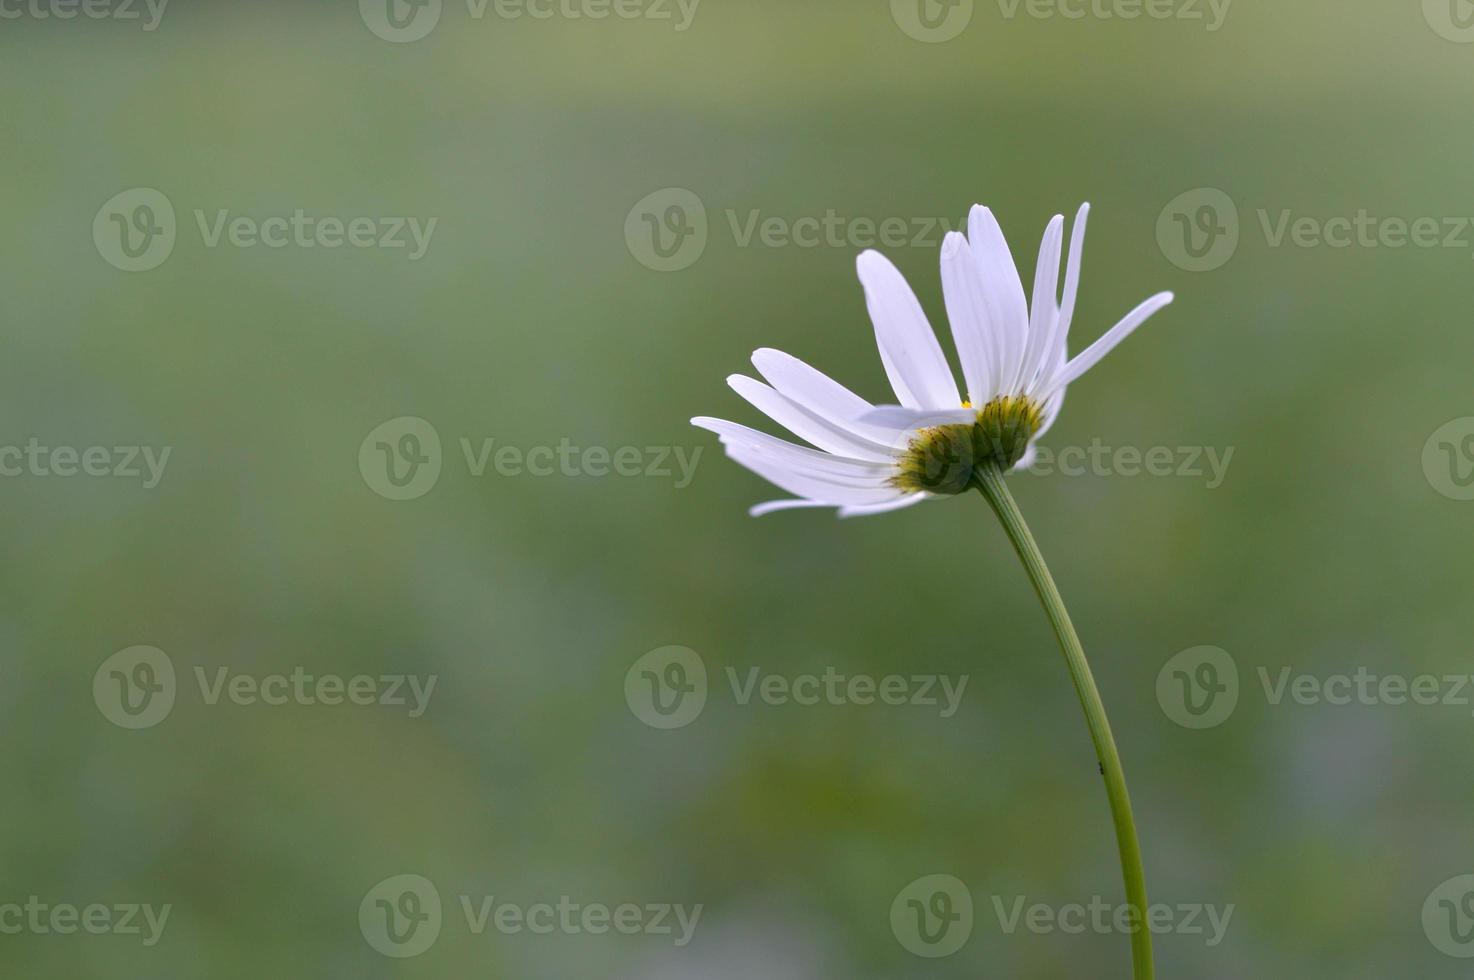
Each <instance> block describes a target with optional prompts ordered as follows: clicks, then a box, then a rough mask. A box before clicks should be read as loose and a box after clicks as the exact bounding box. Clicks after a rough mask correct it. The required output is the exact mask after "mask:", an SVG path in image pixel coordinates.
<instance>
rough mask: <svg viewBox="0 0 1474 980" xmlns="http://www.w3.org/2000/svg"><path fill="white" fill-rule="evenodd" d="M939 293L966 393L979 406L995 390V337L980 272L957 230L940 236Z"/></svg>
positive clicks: (965, 241)
mask: <svg viewBox="0 0 1474 980" xmlns="http://www.w3.org/2000/svg"><path fill="white" fill-rule="evenodd" d="M942 295H943V297H944V298H945V299H946V303H947V319H948V321H949V322H950V323H951V324H952V340H953V342H955V343H956V344H957V356H958V357H959V358H960V359H961V360H962V376H963V377H964V378H965V379H966V380H967V397H968V399H969V400H970V401H971V402H972V404H974V405H976V406H978V407H982V406H983V405H986V404H987V403H988V402H989V401H990V400H992V398H993V396H994V395H996V394H997V393H998V392H997V390H996V389H995V388H994V387H993V383H994V382H993V375H994V371H993V358H994V357H996V356H997V353H996V347H997V339H996V337H995V328H994V326H993V314H992V311H991V310H990V309H989V306H988V291H987V286H986V285H985V284H984V283H983V274H982V272H981V271H980V270H979V268H978V264H977V260H976V259H975V258H973V254H972V248H971V246H969V245H968V244H967V239H966V238H965V237H964V236H963V235H962V234H961V233H960V232H955V231H953V232H948V233H947V237H946V238H945V239H943V240H942Z"/></svg>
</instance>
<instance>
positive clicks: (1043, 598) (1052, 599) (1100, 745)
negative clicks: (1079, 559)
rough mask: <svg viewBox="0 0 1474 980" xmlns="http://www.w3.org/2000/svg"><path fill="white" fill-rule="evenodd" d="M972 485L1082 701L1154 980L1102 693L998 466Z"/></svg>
mask: <svg viewBox="0 0 1474 980" xmlns="http://www.w3.org/2000/svg"><path fill="white" fill-rule="evenodd" d="M973 485H974V486H976V487H977V488H978V489H979V490H981V491H982V494H983V496H984V497H986V498H987V500H988V503H989V504H990V505H991V506H992V508H993V513H995V514H997V515H998V520H999V521H1000V522H1001V523H1002V524H1003V530H1004V531H1005V532H1006V533H1007V534H1008V540H1009V541H1010V542H1012V543H1013V550H1014V551H1016V552H1018V556H1019V560H1020V561H1022V562H1023V563H1024V570H1025V571H1026V572H1028V575H1029V581H1030V582H1031V583H1032V584H1033V586H1034V591H1035V592H1036V593H1037V594H1038V596H1039V601H1040V602H1041V603H1042V604H1043V605H1044V613H1045V615H1046V616H1048V617H1049V624H1050V625H1051V626H1053V627H1054V635H1055V636H1056V637H1058V638H1059V646H1060V649H1061V650H1063V651H1064V655H1065V663H1066V664H1068V666H1069V668H1070V679H1071V680H1072V681H1074V682H1075V693H1076V694H1078V695H1079V696H1080V707H1082V708H1083V709H1084V710H1085V723H1086V725H1087V726H1089V728H1090V740H1091V741H1092V742H1094V743H1095V753H1096V756H1097V758H1098V759H1099V760H1100V772H1101V775H1103V776H1104V777H1105V784H1106V795H1107V797H1109V799H1110V803H1111V816H1112V818H1113V819H1114V821H1115V825H1116V845H1117V847H1118V848H1119V849H1120V852H1121V876H1122V877H1123V878H1124V879H1125V881H1126V901H1127V902H1128V903H1129V905H1130V906H1131V910H1132V911H1131V923H1132V933H1131V959H1132V963H1133V972H1132V976H1133V977H1134V978H1135V980H1152V977H1153V976H1154V975H1155V973H1154V970H1153V967H1152V934H1151V930H1150V929H1148V928H1147V927H1146V919H1145V916H1146V910H1147V901H1146V877H1145V875H1144V874H1143V873H1142V868H1141V845H1140V844H1138V843H1137V840H1136V821H1135V820H1134V819H1133V818H1132V816H1131V796H1130V794H1129V793H1128V792H1127V791H1126V774H1125V772H1124V771H1123V770H1122V768H1121V755H1120V753H1119V752H1117V751H1116V740H1115V738H1114V737H1113V736H1112V735H1111V723H1110V721H1109V720H1107V718H1106V712H1105V705H1104V704H1103V703H1102V702H1101V700H1100V691H1098V690H1097V689H1096V687H1095V677H1094V676H1093V675H1092V674H1091V673H1090V664H1089V663H1088V662H1087V661H1086V660H1085V650H1084V648H1082V647H1081V646H1080V638H1079V637H1078V636H1077V635H1075V627H1074V624H1072V623H1071V622H1070V614H1069V612H1068V611H1066V609H1065V602H1064V599H1062V598H1061V597H1060V594H1059V589H1058V588H1057V587H1056V586H1055V584H1054V578H1053V577H1052V576H1051V575H1050V574H1049V567H1048V566H1047V565H1045V564H1044V556H1043V555H1042V554H1040V553H1039V545H1038V544H1037V543H1035V541H1034V535H1033V534H1031V533H1030V532H1029V525H1028V524H1026V523H1024V516H1023V514H1021V513H1020V512H1019V509H1018V504H1017V503H1016V502H1015V501H1014V499H1013V494H1011V493H1010V492H1009V491H1008V487H1007V486H1005V485H1004V482H1003V471H1002V470H1000V469H999V468H998V465H997V464H996V463H992V462H989V463H985V464H983V465H982V466H979V467H978V468H977V470H976V472H975V473H974V479H973Z"/></svg>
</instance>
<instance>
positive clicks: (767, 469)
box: [727, 445, 902, 507]
mask: <svg viewBox="0 0 1474 980" xmlns="http://www.w3.org/2000/svg"><path fill="white" fill-rule="evenodd" d="M727 455H728V456H729V457H731V458H732V459H733V460H735V461H736V462H738V463H740V464H742V465H743V466H745V467H747V468H748V469H750V470H752V471H753V472H754V473H756V474H757V475H758V476H760V477H762V478H763V479H764V480H767V481H768V482H769V483H771V484H773V485H774V486H776V487H779V488H781V489H783V490H787V491H788V492H789V493H791V494H794V495H795V496H798V497H803V498H805V499H808V500H815V501H818V502H820V503H823V504H827V505H829V506H831V507H847V506H857V507H864V506H869V505H872V504H884V503H889V502H891V501H893V500H896V499H898V498H899V497H901V496H902V491H900V490H898V489H896V488H895V487H892V486H890V485H888V484H878V483H877V484H874V485H867V486H855V485H852V484H850V483H843V482H834V481H832V480H829V479H826V478H824V477H822V476H816V475H815V474H813V473H811V472H800V471H798V470H794V469H789V468H786V467H785V466H783V465H782V464H779V463H776V462H775V461H774V460H773V458H772V457H770V456H765V455H762V454H759V453H753V452H749V451H746V450H743V449H740V448H737V447H734V446H731V445H729V446H728V447H727Z"/></svg>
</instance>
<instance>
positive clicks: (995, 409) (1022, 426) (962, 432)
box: [891, 395, 1044, 494]
mask: <svg viewBox="0 0 1474 980" xmlns="http://www.w3.org/2000/svg"><path fill="white" fill-rule="evenodd" d="M963 407H964V408H971V407H972V406H971V405H970V404H968V403H966V402H963ZM1043 424H1044V409H1043V406H1041V405H1040V404H1039V403H1038V402H1036V401H1034V400H1033V399H1032V398H1026V397H1024V396H1023V395H1004V396H1002V397H1000V398H995V399H993V400H992V401H990V402H988V404H986V405H984V406H983V407H982V409H981V410H980V411H979V412H978V414H977V418H976V419H975V420H974V421H973V422H971V423H966V422H961V423H957V424H954V425H938V426H934V427H932V428H929V429H922V430H920V431H919V432H917V434H916V438H914V439H912V440H911V445H909V446H908V447H906V452H905V454H904V455H903V456H902V457H901V461H900V468H899V471H898V472H897V473H896V475H895V476H894V477H892V478H891V482H892V483H894V484H895V485H896V486H897V487H899V488H900V489H902V490H905V491H907V492H909V493H916V492H917V491H922V490H924V491H926V492H927V493H938V494H957V493H962V492H963V491H965V490H967V489H968V488H969V487H970V486H971V485H972V480H973V472H974V471H975V470H976V469H977V467H979V466H982V465H985V464H987V463H990V462H991V463H997V464H998V468H999V469H1001V470H1004V471H1005V472H1006V471H1007V470H1009V469H1011V468H1012V467H1013V465H1014V464H1015V463H1017V462H1018V461H1019V457H1021V456H1023V454H1024V451H1025V450H1026V449H1028V448H1029V440H1031V439H1033V438H1034V434H1035V433H1037V432H1038V431H1039V429H1040V427H1041V426H1042V425H1043Z"/></svg>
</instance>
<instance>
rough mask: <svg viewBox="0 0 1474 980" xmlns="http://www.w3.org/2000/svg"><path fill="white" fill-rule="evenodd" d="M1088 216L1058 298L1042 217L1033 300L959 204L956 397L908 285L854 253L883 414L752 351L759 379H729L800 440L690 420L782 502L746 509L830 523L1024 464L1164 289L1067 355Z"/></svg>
mask: <svg viewBox="0 0 1474 980" xmlns="http://www.w3.org/2000/svg"><path fill="white" fill-rule="evenodd" d="M1088 214H1089V205H1083V206H1081V208H1080V210H1079V212H1078V213H1077V215H1076V216H1075V221H1074V224H1073V227H1072V229H1071V233H1070V244H1069V255H1068V261H1067V263H1066V268H1065V281H1064V291H1063V294H1062V295H1061V294H1060V293H1059V290H1058V287H1059V268H1060V259H1061V252H1062V249H1063V243H1064V218H1063V217H1062V216H1060V215H1056V216H1055V217H1054V219H1053V220H1052V221H1050V222H1049V225H1048V227H1047V228H1046V229H1045V231H1044V239H1043V242H1042V244H1041V245H1040V248H1039V261H1038V264H1037V266H1036V268H1035V273H1034V286H1033V298H1032V302H1029V301H1026V300H1025V297H1024V290H1023V284H1022V281H1021V280H1020V278H1019V274H1018V268H1017V266H1016V265H1015V264H1014V261H1013V256H1012V254H1011V253H1010V252H1009V249H1008V243H1007V241H1006V240H1005V239H1004V237H1003V232H1002V229H1001V228H999V225H998V221H997V219H996V218H995V217H994V216H993V213H992V212H991V211H990V210H989V209H987V208H985V207H982V206H981V205H979V206H976V207H974V208H973V209H972V211H971V213H970V215H969V217H968V230H967V234H966V235H963V234H962V233H960V232H951V233H949V234H948V235H947V237H946V239H945V240H944V241H943V243H942V254H941V267H942V292H943V297H944V300H945V304H946V310H947V319H948V321H949V322H950V325H951V329H952V338H953V341H954V342H955V344H956V347H957V354H958V359H959V360H960V361H961V364H962V375H963V378H964V381H965V383H966V391H967V395H966V397H965V398H964V397H963V395H962V394H961V393H960V392H959V391H958V387H957V381H956V378H955V377H954V376H953V373H952V368H951V366H950V365H949V364H948V362H947V358H946V355H945V354H943V352H942V348H941V345H940V343H938V341H937V337H936V334H935V332H934V331H933V330H932V327H931V324H930V323H929V322H928V320H927V317H926V314H925V313H924V312H923V311H922V309H921V304H920V303H919V302H918V301H917V299H916V295H915V293H913V292H912V290H911V287H910V286H909V285H907V283H906V280H905V279H904V278H903V277H902V276H901V274H900V272H899V271H897V269H896V267H895V266H894V265H892V264H891V262H890V261H889V260H888V259H886V258H885V257H884V256H882V255H881V254H880V253H878V252H875V251H867V252H864V253H862V254H861V255H860V256H859V259H858V262H857V267H858V271H859V276H860V282H861V284H862V285H863V287H864V290H865V301H866V305H867V307H868V308H869V312H870V318H871V320H872V321H873V323H874V326H875V339H876V343H877V345H878V347H879V349H880V359H881V363H882V364H883V365H884V367H885V372H886V376H887V378H888V379H889V380H890V383H891V387H892V389H894V391H895V396H896V403H895V404H889V405H875V404H872V403H870V402H868V401H866V400H865V399H863V398H861V397H860V396H859V395H856V394H855V393H854V392H852V391H850V390H849V389H848V388H846V387H845V386H843V385H841V384H840V383H839V382H837V381H834V380H833V379H831V378H829V377H828V376H827V375H825V374H823V373H822V372H820V371H818V370H816V369H814V368H812V367H810V366H809V365H808V364H805V363H804V362H803V361H800V360H798V359H797V358H795V357H792V356H790V355H788V354H784V353H783V352H781V351H777V350H772V349H767V348H765V349H762V350H758V351H757V352H756V353H754V354H753V357H752V362H753V365H754V367H756V368H757V371H758V374H759V375H761V377H762V379H763V380H762V381H759V380H757V379H754V378H749V377H746V376H743V375H733V376H731V377H730V378H728V379H727V380H728V383H729V384H730V385H731V386H732V388H733V389H734V390H735V391H736V392H737V393H738V394H739V395H741V396H742V397H743V398H745V399H746V400H747V401H748V402H750V403H751V404H752V405H753V406H754V407H756V408H757V409H758V410H759V411H761V412H763V413H764V414H765V415H767V416H768V417H769V418H771V419H772V420H773V421H775V422H777V423H778V424H779V425H781V426H783V427H784V428H786V429H787V430H788V431H789V432H791V433H792V434H793V435H795V436H797V437H798V438H800V439H802V440H804V442H806V443H808V444H809V445H808V446H802V445H798V444H795V443H792V442H788V441H786V440H783V439H779V438H776V437H774V436H771V435H768V434H767V433H764V432H761V431H758V430H756V429H752V428H749V427H748V426H745V425H739V424H738V423H735V422H728V421H725V420H723V419H716V418H708V417H704V416H703V417H698V418H694V419H692V420H691V421H692V423H693V424H694V425H697V426H700V427H702V428H705V429H709V430H711V431H712V432H715V433H716V434H717V435H718V436H719V437H720V438H721V442H722V445H723V446H724V447H725V449H726V452H727V455H729V456H730V457H731V458H732V459H734V460H736V461H737V462H738V463H741V464H742V465H743V466H745V467H747V468H748V469H750V470H752V471H753V472H754V473H756V474H757V475H759V476H761V477H763V478H764V479H766V480H768V481H769V482H770V483H773V484H774V485H776V486H778V487H780V488H781V489H783V490H786V491H787V492H789V493H791V494H793V495H794V497H793V498H791V499H785V500H775V501H771V502H768V503H764V504H759V505H757V506H756V507H753V508H752V511H751V513H752V514H753V515H754V516H759V515H762V514H768V513H772V512H774V511H778V510H788V509H791V508H796V507H832V508H836V509H837V510H838V512H839V515H840V516H841V517H854V516H861V515H868V514H880V513H886V512H888V511H892V510H899V509H901V508H904V507H909V506H912V505H914V504H917V503H920V502H921V501H923V500H928V499H933V498H937V497H942V496H950V495H954V494H958V493H962V492H963V491H965V490H967V489H968V488H969V487H970V486H972V485H973V483H974V479H975V474H976V472H977V469H978V467H981V466H996V467H998V468H999V469H1000V470H1002V471H1004V472H1007V471H1008V470H1011V469H1014V468H1027V467H1028V466H1029V465H1030V464H1031V463H1032V462H1033V460H1034V457H1035V453H1036V449H1035V444H1036V440H1038V439H1039V438H1040V437H1042V436H1043V435H1044V434H1045V433H1047V432H1048V431H1049V429H1050V427H1051V426H1052V425H1053V424H1054V421H1055V419H1056V418H1057V417H1058V416H1059V411H1060V407H1061V406H1062V404H1063V402H1064V396H1065V389H1066V387H1067V386H1068V385H1069V384H1070V383H1071V382H1072V381H1074V380H1076V379H1077V378H1079V377H1080V376H1081V375H1083V374H1084V373H1085V372H1086V371H1088V370H1089V369H1090V368H1092V367H1094V366H1095V365H1096V364H1097V363H1099V361H1100V360H1101V359H1102V358H1103V357H1105V355H1106V354H1107V353H1109V352H1110V351H1111V350H1112V349H1113V348H1115V347H1116V345H1117V344H1119V343H1120V342H1121V341H1122V340H1124V339H1125V338H1126V337H1127V336H1129V335H1130V334H1131V332H1132V331H1134V330H1135V329H1136V328H1137V327H1138V326H1140V325H1141V324H1142V323H1143V322H1145V321H1146V319H1147V318H1148V317H1150V316H1151V315H1152V314H1153V313H1155V312H1157V311H1158V310H1160V309H1161V308H1162V307H1164V306H1166V305H1167V304H1168V303H1170V302H1172V294H1170V293H1159V294H1157V295H1156V296H1153V297H1152V298H1151V299H1148V300H1147V301H1146V302H1144V303H1142V304H1141V305H1139V306H1137V307H1136V309H1134V310H1132V311H1131V312H1130V313H1128V314H1127V315H1126V316H1125V318H1123V319H1122V320H1121V321H1120V322H1119V323H1117V324H1116V325H1115V326H1113V327H1111V329H1109V330H1107V331H1106V332H1105V333H1104V334H1102V335H1101V336H1100V338H1099V339H1098V340H1096V341H1095V342H1094V343H1092V344H1090V345H1089V346H1088V347H1086V348H1085V349H1084V350H1083V351H1081V352H1080V353H1078V354H1076V355H1075V356H1074V357H1073V358H1070V357H1068V356H1067V350H1068V339H1069V329H1070V321H1071V319H1072V317H1073V315H1074V310H1075V300H1076V296H1077V293H1078V290H1079V284H1080V257H1081V252H1082V250H1083V247H1084V239H1085V223H1086V217H1087V216H1088Z"/></svg>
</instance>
